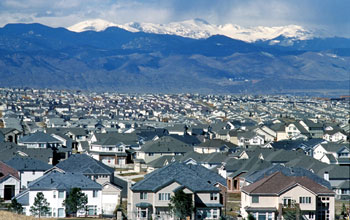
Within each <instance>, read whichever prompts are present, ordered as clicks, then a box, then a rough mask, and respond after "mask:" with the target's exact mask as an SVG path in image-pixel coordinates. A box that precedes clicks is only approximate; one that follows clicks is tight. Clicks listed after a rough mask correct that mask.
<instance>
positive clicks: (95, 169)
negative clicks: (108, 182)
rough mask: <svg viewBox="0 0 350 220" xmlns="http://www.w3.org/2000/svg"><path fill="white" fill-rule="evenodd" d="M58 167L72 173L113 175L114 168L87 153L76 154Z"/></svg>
mask: <svg viewBox="0 0 350 220" xmlns="http://www.w3.org/2000/svg"><path fill="white" fill-rule="evenodd" d="M56 167H58V168H60V169H62V170H64V171H66V172H72V173H82V174H85V175H87V174H105V175H113V173H114V169H113V168H111V167H109V166H107V165H105V164H104V163H102V162H100V161H98V160H95V159H94V158H92V157H90V156H88V155H86V154H74V155H72V156H70V157H69V158H68V159H66V160H64V161H62V162H60V163H59V164H57V165H56Z"/></svg>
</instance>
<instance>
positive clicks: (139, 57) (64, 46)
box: [0, 24, 350, 95]
mask: <svg viewBox="0 0 350 220" xmlns="http://www.w3.org/2000/svg"><path fill="white" fill-rule="evenodd" d="M315 40H317V39H315ZM298 42H299V44H298V45H302V44H301V43H300V41H298ZM303 42H305V44H304V46H298V45H297V46H295V47H281V46H279V45H270V44H269V43H268V42H265V41H264V42H256V43H247V42H244V41H240V40H235V39H232V38H229V37H226V36H222V35H214V36H211V37H209V38H205V39H192V38H184V37H180V36H175V35H166V34H152V33H144V32H129V31H127V30H124V29H121V28H118V27H109V28H107V29H105V30H104V31H100V32H95V31H84V32H80V33H77V32H72V31H69V30H67V29H64V28H51V27H47V26H44V25H41V24H9V25H6V26H5V27H3V28H0V76H1V78H2V80H1V81H0V86H2V87H35V88H54V89H62V88H68V89H87V90H99V91H102V90H108V91H117V92H166V93H179V92H201V93H274V94H280V93H293V94H310V93H314V92H316V93H321V94H323V95H327V94H328V95H329V94H344V93H345V92H346V91H348V90H349V80H350V79H349V72H350V56H349V54H348V52H347V51H349V48H350V43H349V42H350V41H349V40H347V39H342V40H332V39H328V40H327V41H326V42H327V44H322V42H321V43H315V42H314V41H313V40H306V41H303ZM305 45H306V46H305ZM307 45H310V46H309V48H308V47H307ZM339 46H340V48H339ZM303 48H306V49H303Z"/></svg>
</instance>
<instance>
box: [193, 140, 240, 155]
mask: <svg viewBox="0 0 350 220" xmlns="http://www.w3.org/2000/svg"><path fill="white" fill-rule="evenodd" d="M237 147H238V146H237V145H235V144H232V143H230V142H227V141H224V140H219V139H212V140H205V141H204V142H202V143H200V144H199V145H196V146H194V151H195V152H198V153H201V154H210V153H215V152H232V151H234V150H235V149H236V148H237Z"/></svg>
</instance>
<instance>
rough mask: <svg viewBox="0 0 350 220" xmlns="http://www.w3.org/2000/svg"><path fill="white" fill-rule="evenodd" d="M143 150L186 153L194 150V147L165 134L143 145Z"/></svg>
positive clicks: (147, 151)
mask: <svg viewBox="0 0 350 220" xmlns="http://www.w3.org/2000/svg"><path fill="white" fill-rule="evenodd" d="M141 151H143V152H146V153H168V152H173V153H186V152H189V151H193V147H192V146H190V145H187V144H185V143H184V142H182V141H179V140H177V139H175V138H173V137H171V136H163V137H161V138H159V139H157V140H156V141H152V142H148V143H146V144H145V145H143V146H142V148H141Z"/></svg>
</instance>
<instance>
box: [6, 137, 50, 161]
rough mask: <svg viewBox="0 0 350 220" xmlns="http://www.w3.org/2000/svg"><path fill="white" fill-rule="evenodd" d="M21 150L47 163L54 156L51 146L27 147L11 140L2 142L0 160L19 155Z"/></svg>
mask: <svg viewBox="0 0 350 220" xmlns="http://www.w3.org/2000/svg"><path fill="white" fill-rule="evenodd" d="M20 152H23V153H25V154H26V155H28V156H30V157H32V158H35V159H38V160H41V161H43V162H45V163H49V161H50V158H52V149H51V148H39V149H38V148H26V147H24V146H19V145H17V144H15V143H10V142H5V143H0V160H2V161H6V160H8V159H9V158H12V157H14V156H16V155H19V154H20Z"/></svg>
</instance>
